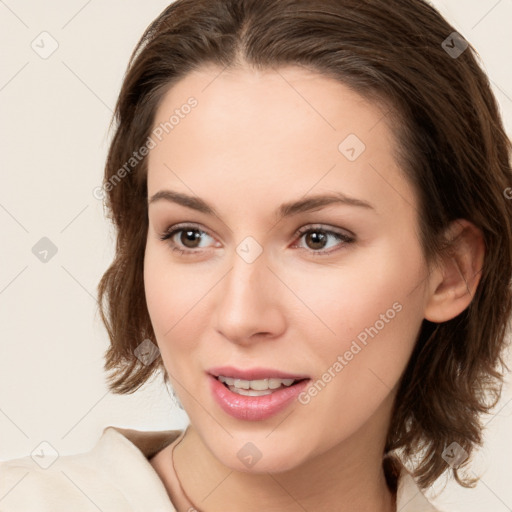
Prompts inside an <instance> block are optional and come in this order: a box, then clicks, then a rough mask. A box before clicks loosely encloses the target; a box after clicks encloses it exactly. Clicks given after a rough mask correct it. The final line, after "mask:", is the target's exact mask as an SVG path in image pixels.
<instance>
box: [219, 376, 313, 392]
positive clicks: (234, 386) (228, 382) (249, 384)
mask: <svg viewBox="0 0 512 512" xmlns="http://www.w3.org/2000/svg"><path fill="white" fill-rule="evenodd" d="M216 379H217V380H218V381H219V382H221V383H222V384H224V386H225V387H226V388H227V389H229V390H230V391H231V392H232V393H237V394H238V395H243V396H264V395H270V394H272V393H274V392H275V391H277V390H279V389H285V388H289V387H291V386H294V385H296V384H298V383H300V382H303V381H305V380H309V379H308V378H298V379H292V378H291V379H281V378H276V377H271V378H266V379H254V380H245V379H235V378H233V377H226V376H225V375H218V376H217V377H216Z"/></svg>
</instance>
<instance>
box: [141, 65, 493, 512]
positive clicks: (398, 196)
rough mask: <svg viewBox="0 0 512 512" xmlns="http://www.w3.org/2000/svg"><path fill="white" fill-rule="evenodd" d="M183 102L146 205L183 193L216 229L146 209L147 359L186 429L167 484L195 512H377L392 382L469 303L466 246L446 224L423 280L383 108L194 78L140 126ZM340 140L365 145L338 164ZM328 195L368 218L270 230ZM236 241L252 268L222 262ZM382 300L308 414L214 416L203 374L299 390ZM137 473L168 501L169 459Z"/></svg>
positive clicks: (256, 78)
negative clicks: (283, 212) (251, 244)
mask: <svg viewBox="0 0 512 512" xmlns="http://www.w3.org/2000/svg"><path fill="white" fill-rule="evenodd" d="M190 96H194V97H195V98H197V100H198V105H197V107H196V108H195V109H193V110H192V111H191V113H190V114H188V115H187V116H184V118H183V119H180V122H179V124H178V125H176V126H175V127H174V129H173V130H172V131H170V132H169V134H168V135H167V136H165V137H164V138H163V139H162V141H161V142H159V143H158V144H157V145H156V147H155V148H154V149H152V150H151V152H150V154H149V157H148V197H149V198H151V197H152V196H153V195H154V194H156V193H157V192H158V191H160V190H163V189H170V190H173V191H176V192H181V193H185V194H189V195H192V196H197V197H200V198H202V199H203V200H204V201H206V202H208V203H209V204H210V205H212V206H213V208H214V209H215V211H216V212H217V215H208V214H205V213H202V212H199V211H196V210H193V209H190V208H187V207H185V206H183V205H178V204H176V203H173V202H170V201H165V200H159V201H155V202H152V203H151V204H150V205H149V207H148V216H149V229H148V237H147V246H146V254H145V261H144V281H145V291H146V300H147V305H148V310H149V313H150V317H151V321H152V324H153V327H154V331H155V334H156V339H157V342H158V346H159V349H160V351H161V355H162V358H163V361H164V365H165V368H166V370H167V372H168V374H169V377H170V381H171V383H172V385H173V387H174V389H175V390H176V392H177V394H178V397H179V399H180V401H181V403H182V404H183V406H184V408H185V410H186V412H187V414H188V416H189V418H190V427H189V430H188V432H187V434H186V436H185V438H184V440H183V442H182V443H180V444H179V445H178V447H177V448H176V450H175V454H174V461H175V467H176V471H177V474H178V476H179V479H180V481H181V483H182V486H183V488H184V489H185V491H186V493H187V495H188V496H189V497H190V498H191V499H192V501H193V502H194V503H195V504H196V505H197V506H198V507H199V508H201V509H202V510H206V511H208V512H216V511H223V512H230V511H239V510H244V511H247V512H251V511H256V510H258V511H260V510H266V511H281V512H288V511H290V512H291V511H299V510H304V509H306V510H315V511H324V510H325V511H328V510H343V511H346V512H351V511H359V512H361V511H375V510H379V511H382V512H386V511H391V510H395V507H396V505H395V496H394V495H393V493H392V492H391V491H390V490H389V489H388V487H387V485H386V482H385V479H384V473H383V470H382V466H381V460H382V453H383V448H384V443H385V438H386V433H387V428H388V425H389V421H390V414H391V408H392V405H393V399H394V396H395V393H396V390H397V385H398V383H399V379H400V377H401V375H402V373H403V371H404V369H405V367H406V365H407V362H408V360H409V358H410V355H411V352H412V350H413V347H414V343H415V340H416V337H417V335H418V332H419V329H420V326H421V323H422V320H423V319H424V318H428V319H429V320H431V321H436V322H440V321H445V320H448V319H450V318H453V317H454V316H456V315H457V314H459V313H460V312H461V311H463V310H464V309H465V308H466V307H467V305H468V304H469V302H470V300H471V297H472V295H473V293H474V289H475V288H476V285H477V283H478V269H479V268H481V264H482V261H483V260H482V258H483V244H482V240H481V236H480V234H479V232H478V231H477V230H476V228H475V227H474V226H472V225H471V224H470V223H469V222H467V221H464V220H460V221H458V222H457V223H455V224H454V225H453V226H452V228H451V230H450V233H449V234H450V235H452V236H453V235H455V234H458V233H460V234H461V237H460V239H461V240H462V241H463V243H461V244H460V252H454V256H453V258H451V259H449V260H446V261H440V262H439V264H438V265H436V266H435V267H433V268H432V269H430V272H429V269H428V267H427V264H426V262H425V259H424V257H423V254H422V250H421V247H420V242H419V239H418V227H417V226H418V212H417V209H416V208H417V199H416V196H415V193H414V190H413V189H412V187H411V186H410V184H409V183H408V181H407V180H406V179H405V178H404V175H403V173H402V171H401V169H400V168H399V167H398V164H397V162H396V160H395V158H394V153H393V152H394V149H395V147H396V141H395V139H394V135H393V131H392V127H391V126H389V125H388V119H387V118H386V116H385V113H386V109H384V108H383V107H381V106H379V105H377V104H375V103H372V102H370V101H368V100H365V99H364V98H363V97H362V96H360V95H358V94H357V93H355V92H353V91H352V90H350V89H348V88H347V87H346V86H344V85H343V84H341V83H339V82H337V81H334V80H332V79H330V78H326V77H323V76H321V75H318V74H315V73H312V72H309V71H306V70H305V69H303V68H299V67H288V68H280V69H279V71H264V72H263V71H255V70H252V69H249V68H237V69H234V70H224V71H222V72H221V70H220V69H218V68H213V67H204V68H201V69H200V70H197V71H194V72H193V73H190V74H188V75H187V76H185V77H184V78H183V79H182V80H181V81H179V82H178V83H176V84H175V85H174V86H173V87H172V88H171V89H170V90H169V91H168V92H167V94H166V95H165V97H164V99H163V101H162V102H161V104H160V106H159V109H158V111H157V114H156V118H155V126H158V125H159V123H161V122H165V121H166V120H168V119H169V116H170V115H171V114H172V113H173V111H174V110H175V109H176V108H180V106H181V105H183V104H184V103H186V101H187V98H189V97H190ZM349 134H356V135H357V137H358V138H359V139H360V140H361V141H363V142H364V144H365V145H366V149H365V151H364V152H363V153H361V155H360V156H359V157H358V158H357V159H356V160H355V161H349V160H348V159H347V158H346V157H345V156H344V155H343V154H342V153H341V152H340V151H339V149H338V146H339V144H340V142H342V141H343V140H344V139H345V138H346V137H347V135H349ZM332 192H343V193H344V194H346V195H348V196H351V197H355V198H358V199H360V200H363V201H366V202H368V203H371V205H372V206H373V208H361V207H355V206H350V205H344V204H331V205H328V206H324V207H321V208H317V209H315V210H314V211H309V212H303V213H298V214H296V215H293V216H290V217H286V218H283V219H281V220H279V221H278V220H277V217H276V215H275V211H276V209H277V208H279V206H280V205H281V204H282V203H284V202H289V201H295V200H299V199H303V198H304V196H307V197H310V196H313V195H316V194H324V193H332ZM178 223H187V224H193V226H192V227H195V228H198V229H199V230H203V231H205V232H206V233H207V234H204V235H202V238H200V239H199V240H200V242H199V241H198V242H196V243H195V245H194V242H193V241H190V239H187V237H186V236H185V235H186V233H183V232H181V233H178V234H177V235H175V236H174V237H173V240H174V242H175V244H176V246H178V247H179V248H181V249H183V250H186V251H187V250H188V253H186V254H180V253H178V252H175V251H172V249H171V241H170V240H167V241H162V240H161V239H160V238H159V237H160V236H161V235H162V234H163V233H164V232H165V231H166V230H167V229H168V228H170V227H172V226H175V225H176V224H178ZM302 227H306V228H308V227H311V228H313V227H315V228H319V227H320V228H322V229H324V230H327V231H328V230H332V231H337V232H342V233H345V234H349V235H352V236H353V237H355V241H354V242H353V243H344V242H342V241H341V242H340V241H339V240H338V239H337V238H336V237H335V236H334V235H332V234H327V239H325V242H324V244H325V245H322V242H320V243H319V242H318V239H315V238H312V237H311V236H308V235H304V234H303V235H296V234H295V233H296V231H297V229H299V228H302ZM320 233H322V231H320ZM248 236H251V237H253V238H254V239H255V240H256V241H257V243H258V244H259V246H260V247H261V249H262V251H263V252H262V253H261V254H260V255H259V257H258V258H256V259H255V261H254V262H252V263H247V262H246V261H245V260H244V259H243V258H242V257H240V256H239V255H238V254H237V252H236V249H237V246H238V245H239V244H240V243H241V242H242V241H243V240H244V239H245V238H246V237H248ZM187 244H188V245H187ZM194 247H197V248H194ZM457 247H459V246H457ZM251 250H253V249H251ZM322 250H324V251H326V254H324V255H318V252H319V251H322ZM329 251H330V252H329ZM475 274H476V277H475ZM396 303H398V304H399V305H400V306H401V310H400V312H397V313H396V314H395V315H394V318H393V319H391V320H389V321H388V322H385V326H384V327H383V328H382V329H380V330H379V332H378V334H377V335H375V336H374V337H373V338H371V337H369V338H368V343H367V345H366V346H364V347H363V348H362V350H361V351H360V352H358V353H357V355H355V356H354V357H353V358H352V360H350V361H348V362H347V364H346V365H345V366H344V367H343V369H342V371H339V372H338V373H336V376H335V377H334V378H332V379H331V381H330V382H329V383H328V384H327V385H326V386H325V388H324V389H322V391H321V392H320V393H318V394H317V395H316V396H315V397H313V398H311V400H310V401H309V403H307V404H305V405H303V404H301V403H299V402H294V403H293V404H292V405H291V406H290V407H288V408H287V409H285V410H284V411H282V412H281V413H279V414H277V415H276V416H273V417H271V418H270V419H267V420H263V421H252V422H251V421H244V420H239V419H235V418H232V417H231V416H229V415H227V414H226V413H225V412H223V411H222V410H221V409H220V407H219V406H218V405H217V404H216V402H214V400H213V397H212V395H211V392H210V389H209V386H208V385H207V376H206V371H207V370H208V369H209V368H211V367H213V366H220V365H233V366H236V367H240V368H253V367H270V368H275V369H279V370H282V371H286V372H289V373H292V374H306V375H309V376H311V378H312V379H313V381H316V380H317V379H319V378H321V377H322V375H323V374H324V373H325V372H326V371H327V369H328V368H330V367H332V366H333V364H334V363H335V361H336V360H337V357H338V355H343V354H344V353H345V352H346V351H347V350H348V349H349V348H350V346H351V343H352V341H353V340H355V339H356V338H357V336H358V334H360V333H361V332H363V331H364V330H365V328H369V327H370V326H374V325H375V324H376V321H378V320H379V319H381V318H382V317H381V315H382V314H384V315H385V314H386V311H388V310H389V309H392V306H393V304H396ZM249 441H250V442H251V443H253V444H254V445H256V447H257V448H258V449H259V451H260V452H261V454H262V457H261V459H260V460H259V461H258V462H257V464H255V465H254V466H253V467H251V468H247V467H246V466H245V465H244V464H243V463H242V462H241V460H239V458H238V457H237V452H238V450H239V449H240V448H241V447H242V446H244V445H245V443H247V442H249ZM152 464H153V466H154V467H155V469H156V470H157V472H158V474H159V475H160V477H161V478H162V480H163V481H164V484H165V485H166V487H167V489H168V491H169V494H170V495H171V497H173V493H174V494H175V493H176V491H175V488H174V487H173V485H172V484H171V483H170V481H171V479H170V476H169V474H170V467H171V458H170V450H169V449H164V450H162V451H161V452H160V453H159V454H158V455H157V457H155V458H154V459H153V460H152ZM205 496H207V498H206V499H205V500H204V501H202V500H203V498H204V497H205ZM178 501H179V502H180V503H178ZM176 502H177V505H178V510H180V511H181V510H186V508H183V507H182V506H181V501H180V500H179V498H178V497H176ZM341 507H343V508H341Z"/></svg>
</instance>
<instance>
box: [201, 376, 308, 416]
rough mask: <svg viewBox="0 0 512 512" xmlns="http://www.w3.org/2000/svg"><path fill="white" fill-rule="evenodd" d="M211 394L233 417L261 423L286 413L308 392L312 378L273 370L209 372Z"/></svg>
mask: <svg viewBox="0 0 512 512" xmlns="http://www.w3.org/2000/svg"><path fill="white" fill-rule="evenodd" d="M208 377H209V379H210V391H211V394H212V396H213V398H214V400H215V402H216V403H217V404H218V405H219V406H220V408H221V409H222V410H223V411H224V412H225V413H227V414H229V415H230V416H232V417H234V418H236V419H238V420H244V421H261V420H266V419H269V418H270V417H272V416H274V415H276V414H278V413H279V412H281V411H283V410H285V409H286V408H288V407H289V406H291V404H292V403H293V402H294V401H295V400H296V399H297V397H298V396H299V394H300V393H301V392H302V391H303V390H304V388H306V386H307V385H308V383H309V382H310V381H311V378H310V377H308V376H305V375H293V374H290V373H285V372H282V371H278V370H274V369H270V368H254V369H250V370H240V369H237V368H233V367H222V368H214V369H210V370H209V372H208Z"/></svg>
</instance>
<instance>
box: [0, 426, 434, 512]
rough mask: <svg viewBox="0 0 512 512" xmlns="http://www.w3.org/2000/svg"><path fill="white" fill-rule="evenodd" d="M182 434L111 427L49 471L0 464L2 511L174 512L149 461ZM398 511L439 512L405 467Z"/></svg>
mask: <svg viewBox="0 0 512 512" xmlns="http://www.w3.org/2000/svg"><path fill="white" fill-rule="evenodd" d="M182 432H183V431H181V430H166V431H150V432H145V431H140V430H133V429H123V428H119V427H112V426H110V427H106V428H105V429H104V430H103V434H102V435H101V437H100V439H99V440H98V442H97V443H96V445H95V446H94V447H93V448H92V449H91V450H90V451H89V452H86V453H81V454H76V455H66V456H61V457H59V458H57V459H56V460H55V462H53V463H52V464H51V465H50V466H49V467H48V468H47V469H43V468H41V467H40V466H39V465H38V464H37V463H36V462H35V461H34V460H33V459H32V457H30V456H26V457H22V458H18V459H11V460H8V461H4V462H0V512H98V511H100V512H176V509H175V508H174V506H173V504H172V503H171V501H170V499H169V496H168V494H167V491H166V489H165V487H164V484H163V482H162V480H161V479H160V477H159V476H158V474H157V473H156V471H155V470H154V468H153V466H152V465H151V464H150V462H149V459H150V458H151V457H152V456H153V455H155V454H156V453H157V452H159V451H160V450H162V449H163V448H165V447H166V446H168V445H169V444H171V443H172V442H173V441H175V440H177V438H178V437H179V436H180V435H181V434H182ZM36 458H37V457H36ZM398 511H399V512H440V511H439V510H438V509H436V508H435V507H434V506H433V505H431V504H430V503H429V501H428V500H427V499H426V497H425V496H424V495H423V494H422V493H421V491H420V490H419V488H418V487H417V485H416V484H415V482H414V480H413V479H412V477H411V475H410V474H409V473H408V472H407V471H406V470H405V468H403V469H402V471H401V473H400V476H399V479H398V490H397V512H398Z"/></svg>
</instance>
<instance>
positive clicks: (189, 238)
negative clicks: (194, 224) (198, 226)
mask: <svg viewBox="0 0 512 512" xmlns="http://www.w3.org/2000/svg"><path fill="white" fill-rule="evenodd" d="M199 237H200V233H199V232H198V231H197V230H192V229H189V230H188V231H184V232H183V234H182V236H181V238H182V240H181V242H182V243H183V245H185V247H192V248H194V247H195V246H194V242H195V241H196V240H197V239H198V238H199ZM189 242H191V245H188V243H189Z"/></svg>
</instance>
